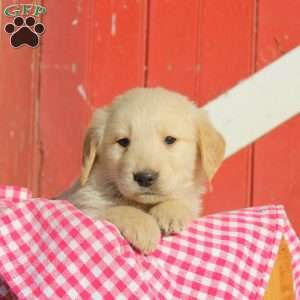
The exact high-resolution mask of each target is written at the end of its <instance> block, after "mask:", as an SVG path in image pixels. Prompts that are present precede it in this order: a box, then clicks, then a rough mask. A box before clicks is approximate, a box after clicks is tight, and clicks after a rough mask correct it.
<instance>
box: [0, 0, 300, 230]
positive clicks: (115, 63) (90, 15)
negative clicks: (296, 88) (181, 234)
mask: <svg viewBox="0 0 300 300" xmlns="http://www.w3.org/2000/svg"><path fill="white" fill-rule="evenodd" d="M19 2H20V1H19ZM23 2H24V3H28V1H23ZM40 2H42V4H43V5H44V6H46V8H47V10H48V12H47V15H46V16H45V17H44V18H43V21H44V24H45V26H46V32H45V34H44V36H43V39H42V46H41V47H40V48H37V49H29V48H26V47H23V48H21V49H18V50H15V49H12V48H11V47H10V45H9V39H8V36H7V35H6V33H5V32H2V31H1V33H0V44H1V49H0V108H1V110H0V137H1V140H2V141H4V143H2V147H0V182H1V183H6V184H19V185H24V186H29V187H30V188H32V189H33V190H34V193H35V194H36V195H40V194H41V195H45V196H51V195H55V194H57V193H58V192H60V191H62V190H63V189H64V188H65V187H67V186H68V185H69V184H70V183H71V182H72V181H73V180H74V179H75V178H76V177H77V176H78V175H79V170H80V160H81V159H80V152H81V143H82V139H83V135H84V130H85V128H86V125H87V123H88V120H89V117H90V115H91V113H92V111H93V110H94V109H95V107H97V106H101V105H104V104H106V103H109V102H110V101H111V100H112V98H113V97H114V96H115V95H117V94H119V93H121V92H123V91H125V90H126V89H128V88H132V87H135V86H157V85H160V86H165V87H167V88H170V89H173V90H176V91H179V92H182V93H185V94H187V95H189V96H190V97H191V98H192V99H195V101H197V103H199V105H203V104H205V103H207V102H208V101H210V100H212V99H213V98H214V97H215V96H217V95H219V94H220V93H222V92H224V91H226V90H227V89H229V88H230V87H232V86H234V85H235V84H237V83H238V82H239V81H240V80H241V79H244V78H246V77H248V76H251V74H253V73H254V72H255V71H256V70H258V69H260V68H262V67H264V66H265V65H267V64H269V63H270V62H272V61H273V60H275V59H277V58H278V57H280V56H281V55H283V54H284V53H285V52H287V51H288V50H290V49H292V48H294V47H295V46H297V45H299V44H300V2H299V1H298V0H286V1H282V0H281V1H280V0H226V1H217V0H187V1H179V0H174V1H168V0H161V1H159V0H148V1H147V0H118V1H117V0H114V1H113V0H111V1H107V0H102V1H97V0H90V1H83V0H73V1H58V0H51V1H50V0H44V1H40ZM11 3H12V1H8V0H4V1H1V2H0V5H2V8H4V7H5V6H7V5H8V4H11ZM8 21H9V19H8V18H7V17H4V16H3V15H2V17H1V26H2V27H3V25H4V24H5V23H6V22H8ZM287 76H288V74H287ZM299 121H300V118H299V116H298V117H296V118H294V119H292V120H290V121H289V122H287V123H286V124H284V125H283V126H281V127H279V128H278V129H276V130H274V131H273V132H272V133H270V134H268V135H266V136H265V137H264V138H262V139H260V140H259V141H257V142H256V143H255V144H254V145H251V146H249V147H247V148H246V149H244V150H242V151H241V152H239V153H238V154H236V155H234V156H233V157H232V158H230V159H229V160H227V161H226V162H225V163H224V165H223V167H222V168H221V170H220V172H219V173H218V175H217V176H216V178H215V180H214V182H213V192H211V193H210V194H208V195H207V196H206V201H205V213H212V212H217V211H223V210H230V209H236V208H241V207H245V206H250V205H261V204H268V203H283V204H285V205H286V208H287V210H288V214H289V216H290V218H291V220H292V222H293V224H294V226H295V227H296V228H297V230H298V232H299V233H300V218H298V215H299V214H300V206H299V205H298V201H299V199H300V184H299V183H300V158H299V153H300V141H299V132H300V122H299Z"/></svg>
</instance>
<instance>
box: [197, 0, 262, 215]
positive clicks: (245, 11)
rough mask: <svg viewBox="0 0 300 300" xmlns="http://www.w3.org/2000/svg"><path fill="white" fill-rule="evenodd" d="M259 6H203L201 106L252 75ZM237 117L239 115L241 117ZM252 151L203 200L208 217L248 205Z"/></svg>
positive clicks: (225, 169)
mask: <svg viewBox="0 0 300 300" xmlns="http://www.w3.org/2000/svg"><path fill="white" fill-rule="evenodd" d="M255 25H256V2H255V1H254V0H247V1H245V0H238V1H236V0H229V1H222V2H220V1H217V0H212V1H202V17H201V22H200V26H201V31H200V45H199V48H198V49H199V50H198V61H199V66H200V72H199V73H198V79H197V89H196V93H197V101H198V103H199V104H201V105H202V104H205V103H207V102H208V101H209V100H211V99H212V98H213V97H215V96H217V95H218V94H220V93H222V92H224V91H226V90H227V89H229V88H231V87H232V86H234V85H235V84H237V83H238V82H239V81H240V80H242V79H244V78H245V77H247V76H249V75H250V74H251V73H252V72H253V69H254V45H255ZM237 113H238V112H237ZM251 164H252V153H251V147H248V148H247V149H245V150H243V151H241V152H240V153H238V154H237V155H235V156H233V157H232V158H230V159H228V160H226V161H225V162H224V165H223V166H222V167H221V169H220V171H219V172H218V173H217V176H216V177H215V179H214V180H213V183H212V185H213V191H212V193H209V194H208V195H207V196H206V197H205V202H204V204H205V213H214V212H217V211H225V210H232V209H238V208H241V207H245V206H249V205H250V195H251V188H252V184H251V171H252V166H251Z"/></svg>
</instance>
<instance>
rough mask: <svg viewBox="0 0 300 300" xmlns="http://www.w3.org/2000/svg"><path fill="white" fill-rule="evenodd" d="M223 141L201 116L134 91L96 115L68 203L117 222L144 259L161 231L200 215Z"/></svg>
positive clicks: (163, 93)
mask: <svg viewBox="0 0 300 300" xmlns="http://www.w3.org/2000/svg"><path fill="white" fill-rule="evenodd" d="M224 148H225V143H224V140H223V138H222V137H221V135H220V134H219V133H218V132H217V131H216V130H215V129H214V127H213V126H212V125H211V124H210V122H209V120H208V119H207V118H206V116H205V114H204V113H203V111H202V110H201V109H199V108H197V107H196V106H195V104H194V103H193V102H191V101H189V100H188V99H187V98H186V97H185V96H182V95H180V94H178V93H175V92H171V91H168V90H165V89H163V88H135V89H132V90H129V91H128V92H126V93H125V94H123V95H121V96H119V97H117V98H116V99H115V100H114V102H113V103H112V104H111V105H110V106H109V107H104V108H100V109H98V110H96V112H95V113H94V116H93V118H92V122H91V125H90V128H89V129H88V131H87V134H86V137H85V141H84V147H83V168H82V175H81V184H82V187H81V188H80V189H79V190H78V191H77V192H75V193H74V194H73V195H72V196H71V199H70V201H71V202H72V203H73V204H74V205H75V206H77V207H78V208H79V209H81V210H82V211H83V212H84V213H86V214H87V215H89V216H91V217H92V218H95V219H104V220H108V221H110V222H112V223H113V224H115V225H116V226H117V227H118V228H119V230H120V232H121V233H122V234H123V236H124V237H125V238H126V239H127V240H128V241H129V242H130V243H131V244H132V245H133V246H134V247H135V248H137V249H139V250H140V251H141V252H143V253H148V252H150V251H152V250H154V249H155V247H156V246H157V244H158V242H159V240H160V236H161V232H162V233H163V234H171V233H177V232H180V231H181V230H183V229H184V228H185V227H186V226H187V225H188V224H189V223H190V222H191V221H192V220H193V219H194V218H196V217H197V216H198V215H199V213H200V212H201V200H200V195H201V193H203V191H204V186H205V184H206V183H207V182H208V181H209V180H211V178H212V177H213V175H214V174H215V172H216V171H217V169H218V168H219V166H220V164H221V162H222V160H223V157H224Z"/></svg>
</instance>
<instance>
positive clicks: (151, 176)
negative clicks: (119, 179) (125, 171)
mask: <svg viewBox="0 0 300 300" xmlns="http://www.w3.org/2000/svg"><path fill="white" fill-rule="evenodd" d="M157 178H158V173H157V172H153V171H143V172H138V173H134V174H133V179H134V181H136V182H137V183H138V185H140V186H143V187H149V186H151V185H152V184H153V183H154V182H155V180H156V179H157Z"/></svg>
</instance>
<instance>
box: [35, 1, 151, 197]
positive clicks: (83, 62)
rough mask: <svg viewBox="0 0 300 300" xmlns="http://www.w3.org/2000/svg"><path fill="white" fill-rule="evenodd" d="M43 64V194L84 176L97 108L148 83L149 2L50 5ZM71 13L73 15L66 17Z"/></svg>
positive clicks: (47, 194)
mask: <svg viewBox="0 0 300 300" xmlns="http://www.w3.org/2000/svg"><path fill="white" fill-rule="evenodd" d="M45 6H46V7H47V9H48V14H47V16H46V17H45V23H46V28H47V35H46V34H45V39H44V43H43V56H42V61H41V72H42V75H41V129H40V130H41V144H42V172H41V193H42V194H43V195H46V196H51V195H54V194H57V193H58V192H60V191H62V190H63V189H64V188H65V187H67V186H69V184H70V183H71V182H72V181H73V180H74V179H75V178H76V177H78V175H79V171H80V167H81V147H82V140H83V135H84V132H85V129H86V126H87V123H88V120H89V118H90V116H91V113H92V111H93V110H94V109H95V107H97V106H102V105H104V104H105V103H109V102H110V101H111V100H112V98H113V97H114V96H116V94H118V93H120V92H123V91H124V90H126V89H128V88H130V87H134V86H136V85H142V84H143V80H144V79H143V78H144V55H145V54H144V45H145V24H146V8H147V3H146V1H134V2H133V1H125V0H124V1H96V0H94V1H89V2H84V1H82V0H76V1H69V2H62V3H61V4H60V9H57V3H54V2H53V1H45ZM66 11H67V13H66Z"/></svg>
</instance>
